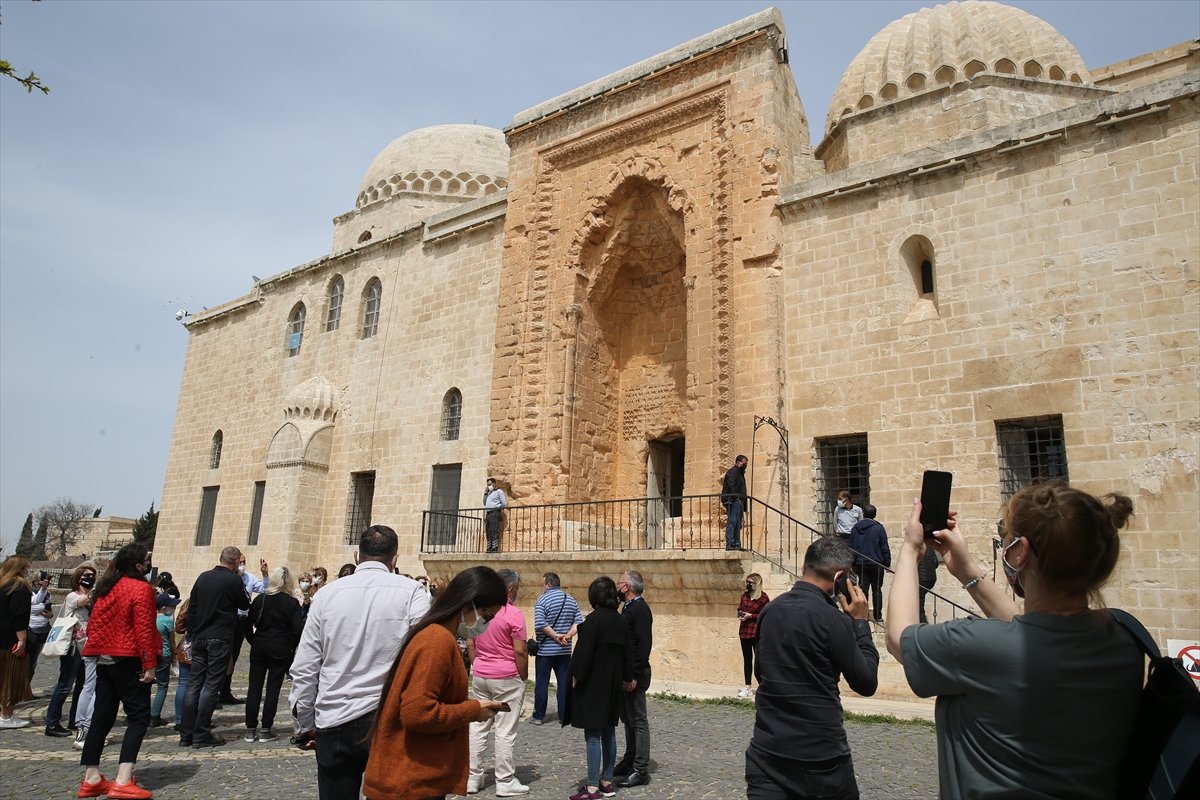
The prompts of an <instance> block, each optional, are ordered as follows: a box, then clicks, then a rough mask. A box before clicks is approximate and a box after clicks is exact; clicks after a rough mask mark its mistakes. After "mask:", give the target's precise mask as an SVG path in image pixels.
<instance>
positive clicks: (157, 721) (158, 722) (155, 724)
mask: <svg viewBox="0 0 1200 800" xmlns="http://www.w3.org/2000/svg"><path fill="white" fill-rule="evenodd" d="M166 724H167V723H165V722H163V718H162V717H151V718H150V727H151V728H161V727H162V726H163V725H166Z"/></svg>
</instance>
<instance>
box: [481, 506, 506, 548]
mask: <svg viewBox="0 0 1200 800" xmlns="http://www.w3.org/2000/svg"><path fill="white" fill-rule="evenodd" d="M501 518H502V512H501V511H500V509H498V508H490V509H488V512H487V517H486V519H485V523H486V525H487V551H488V552H489V553H495V552H498V551H499V550H500V521H501Z"/></svg>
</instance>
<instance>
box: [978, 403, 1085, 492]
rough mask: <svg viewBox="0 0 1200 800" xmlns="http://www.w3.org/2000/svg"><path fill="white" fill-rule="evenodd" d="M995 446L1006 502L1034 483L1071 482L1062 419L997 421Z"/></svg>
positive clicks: (1001, 485) (1031, 418) (1035, 418)
mask: <svg viewBox="0 0 1200 800" xmlns="http://www.w3.org/2000/svg"><path fill="white" fill-rule="evenodd" d="M996 442H997V444H998V445H999V453H998V457H999V463H1000V495H1001V498H1002V499H1003V500H1004V502H1006V503H1007V502H1008V500H1009V499H1010V498H1011V497H1012V496H1013V495H1014V494H1016V493H1017V492H1018V491H1020V490H1021V489H1022V488H1024V487H1026V486H1028V485H1030V484H1032V483H1041V482H1042V481H1062V482H1064V483H1066V482H1068V481H1069V480H1070V478H1069V476H1068V474H1067V447H1066V441H1065V439H1064V436H1063V421H1062V416H1061V415H1055V416H1044V417H1028V418H1026V419H1015V420H1007V421H1004V422H999V421H998V422H996Z"/></svg>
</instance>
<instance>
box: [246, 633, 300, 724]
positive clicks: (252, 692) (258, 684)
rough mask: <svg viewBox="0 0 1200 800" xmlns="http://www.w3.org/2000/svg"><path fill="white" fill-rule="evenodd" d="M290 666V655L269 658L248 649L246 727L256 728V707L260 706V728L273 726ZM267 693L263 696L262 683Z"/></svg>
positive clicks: (252, 649)
mask: <svg viewBox="0 0 1200 800" xmlns="http://www.w3.org/2000/svg"><path fill="white" fill-rule="evenodd" d="M291 665H292V656H291V654H290V653H289V654H287V655H283V656H271V655H267V654H259V653H256V652H255V650H254V648H253V647H252V648H250V686H249V688H248V689H246V727H247V728H257V727H258V706H259V703H261V704H262V726H263V727H264V728H270V727H271V726H273V725H274V724H275V711H276V709H278V708H279V691H280V689H282V688H283V679H284V676H286V675H287V671H288V667H290V666H291ZM264 682H265V683H266V684H267V693H266V695H264V694H263V683H264Z"/></svg>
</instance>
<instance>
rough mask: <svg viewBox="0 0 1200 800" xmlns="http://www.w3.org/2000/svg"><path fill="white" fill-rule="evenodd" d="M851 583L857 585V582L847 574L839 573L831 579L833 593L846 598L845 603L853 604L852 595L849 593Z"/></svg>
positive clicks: (852, 576)
mask: <svg viewBox="0 0 1200 800" xmlns="http://www.w3.org/2000/svg"><path fill="white" fill-rule="evenodd" d="M851 583H858V580H857V579H855V577H854V575H853V574H852V573H849V572H839V573H838V574H837V575H835V576H834V578H833V591H834V592H837V593H839V594H841V596H842V597H844V598H846V602H847V603H853V602H854V595H852V594H851V593H850V584H851Z"/></svg>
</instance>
